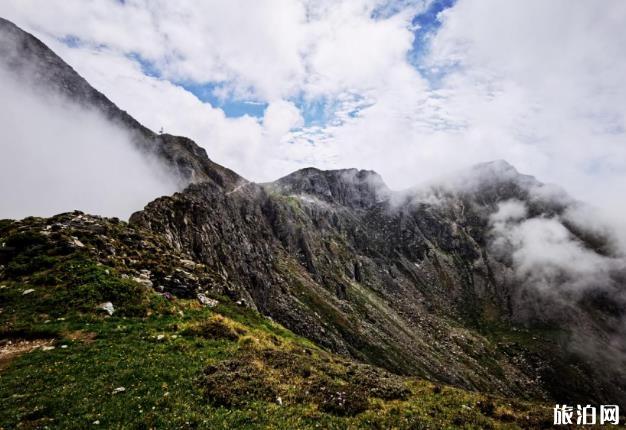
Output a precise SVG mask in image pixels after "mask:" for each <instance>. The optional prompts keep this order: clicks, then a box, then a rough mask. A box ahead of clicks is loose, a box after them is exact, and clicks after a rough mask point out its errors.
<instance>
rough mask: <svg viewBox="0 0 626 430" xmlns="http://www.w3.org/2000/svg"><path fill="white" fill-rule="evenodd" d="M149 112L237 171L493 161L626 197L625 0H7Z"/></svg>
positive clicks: (62, 49) (577, 191)
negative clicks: (573, 0) (505, 161)
mask: <svg viewBox="0 0 626 430" xmlns="http://www.w3.org/2000/svg"><path fill="white" fill-rule="evenodd" d="M0 16H2V17H4V18H7V19H9V20H11V21H13V22H15V23H16V24H17V25H19V26H21V27H22V28H23V29H25V30H27V31H29V32H32V33H33V34H35V35H36V36H37V37H39V38H40V39H42V40H43V41H44V42H45V43H46V44H48V46H50V47H51V48H52V49H53V50H55V52H57V53H58V54H59V55H60V56H61V57H62V58H63V59H64V60H65V61H67V62H68V63H69V64H70V65H72V66H73V67H74V68H75V69H76V70H77V71H78V72H79V73H80V74H81V75H83V76H84V77H85V78H86V79H87V80H88V81H89V82H90V83H91V84H92V85H93V86H94V87H95V88H97V89H99V90H100V91H102V92H103V93H104V94H106V95H107V96H108V97H109V98H110V99H111V100H113V101H114V102H115V103H116V104H117V105H118V106H120V107H121V108H122V109H124V110H126V111H128V112H129V113H130V114H131V115H133V116H134V117H135V118H137V119H138V120H139V121H140V122H142V123H143V124H144V125H146V126H148V127H150V128H151V129H153V130H155V131H158V130H160V129H161V128H162V129H163V130H164V131H165V132H167V133H171V134H178V135H184V136H188V137H190V138H192V139H194V140H195V141H196V142H197V143H198V144H199V145H201V146H203V147H204V148H206V150H207V152H208V154H209V156H210V157H211V158H212V159H213V160H215V161H216V162H218V163H221V164H223V165H225V166H227V167H230V168H232V169H233V170H235V171H237V172H238V173H240V174H241V175H243V176H244V177H246V178H247V179H250V180H253V181H257V182H263V181H269V180H274V179H276V178H278V177H281V176H283V175H285V174H288V173H290V172H292V171H294V170H296V169H299V168H303V167H307V166H315V167H319V168H325V169H330V168H346V167H357V168H363V169H372V170H375V171H377V172H379V173H380V174H381V175H382V176H383V178H384V179H385V181H386V182H387V183H388V185H389V186H390V187H391V188H394V189H402V188H406V187H410V186H412V185H415V184H419V183H422V182H426V181H428V180H430V179H432V178H434V177H437V176H441V175H444V174H447V173H449V172H452V171H455V170H457V169H462V168H464V167H467V166H469V165H471V164H474V163H478V162H484V161H489V160H495V159H504V160H507V161H508V162H510V163H511V164H513V165H514V166H515V167H516V168H517V169H518V170H520V171H521V172H523V173H528V174H532V175H535V176H536V177H537V178H538V179H540V180H542V181H545V182H551V183H556V184H559V185H560V186H562V187H563V188H565V189H566V190H567V191H568V192H570V193H571V194H572V195H573V196H574V197H576V198H579V199H582V200H585V201H587V202H590V203H592V204H594V205H596V206H598V207H600V208H603V209H606V210H607V212H609V213H611V214H612V216H614V217H618V216H619V215H620V214H621V213H623V210H624V205H625V203H624V202H623V201H622V200H623V197H620V196H623V195H624V192H623V191H624V190H626V134H625V133H626V85H624V83H623V80H624V76H626V26H624V23H626V2H624V1H622V0H605V1H603V2H600V3H598V2H582V1H580V2H571V1H568V0H551V1H548V2H547V1H544V0H526V1H516V2H503V1H500V0H457V1H454V0H432V1H431V0H349V1H348V0H346V1H341V0H317V1H310V0H255V1H244V0H229V1H218V0H207V1H193V0H180V1H176V2H172V1H167V0H150V1H148V0H124V1H122V0H93V1H84V0H47V1H45V2H44V1H38V0H3V1H2V2H0Z"/></svg>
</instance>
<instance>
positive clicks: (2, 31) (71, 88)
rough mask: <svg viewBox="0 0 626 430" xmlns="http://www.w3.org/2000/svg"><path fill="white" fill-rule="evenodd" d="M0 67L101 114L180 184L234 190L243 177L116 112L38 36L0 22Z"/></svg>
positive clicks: (195, 149)
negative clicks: (212, 184) (208, 183)
mask: <svg viewBox="0 0 626 430" xmlns="http://www.w3.org/2000/svg"><path fill="white" fill-rule="evenodd" d="M0 58H1V60H0V64H2V66H3V67H4V68H6V69H7V71H9V73H11V74H13V75H15V76H16V77H18V78H19V79H21V80H24V81H28V82H29V83H31V84H33V85H34V86H35V87H37V88H38V89H40V90H42V91H43V92H44V93H47V94H48V96H53V95H61V96H62V97H64V98H66V99H67V100H69V101H71V102H72V103H75V104H78V105H79V106H81V107H84V108H87V109H92V110H94V111H97V112H100V113H102V114H103V115H104V117H105V118H107V119H108V120H110V121H111V122H112V123H114V124H116V125H118V126H120V127H121V128H122V129H123V130H125V131H127V132H128V133H129V134H130V136H131V138H132V141H133V143H134V144H135V145H136V146H137V147H138V148H139V149H141V150H143V151H146V152H149V153H151V154H154V155H156V156H157V158H158V159H160V160H161V161H162V162H163V163H164V164H165V165H166V166H167V167H169V168H170V169H171V171H172V172H173V173H175V174H176V176H177V177H179V178H180V180H181V182H182V184H183V185H186V184H189V183H191V182H206V181H215V182H217V183H218V184H220V185H223V186H226V187H228V186H235V185H236V184H237V183H238V182H239V181H241V180H242V179H241V177H240V176H239V175H237V174H236V173H234V172H233V171H232V170H230V169H226V168H224V167H222V166H220V165H218V164H216V163H214V162H213V161H211V160H210V159H209V157H208V156H207V154H206V151H205V150H204V149H203V148H201V147H199V146H198V145H197V144H196V143H195V142H193V141H192V140H190V139H187V138H185V137H180V136H172V135H169V134H156V133H154V132H152V131H151V130H149V129H148V128H146V127H144V126H143V125H141V124H140V123H139V122H137V121H136V120H135V119H134V118H133V117H131V116H130V115H129V114H128V113H126V112H125V111H123V110H121V109H119V108H118V107H117V106H116V105H115V104H114V103H113V102H111V101H110V100H109V99H108V98H107V97H106V96H105V95H104V94H102V93H100V92H99V91H98V90H96V89H94V88H93V87H92V86H91V85H89V83H88V82H87V81H86V80H85V79H83V78H82V77H81V76H80V75H79V74H78V73H76V71H75V70H74V69H72V67H70V66H69V65H68V64H67V63H65V62H64V61H63V60H62V59H61V58H60V57H59V56H58V55H56V54H55V53H54V52H53V51H52V50H51V49H49V48H48V47H47V46H46V45H45V44H44V43H43V42H41V41H40V40H39V39H37V38H36V37H34V36H32V35H31V34H29V33H27V32H25V31H23V30H22V29H20V28H19V27H17V26H16V25H15V24H13V23H12V22H10V21H7V20H6V19H3V18H0Z"/></svg>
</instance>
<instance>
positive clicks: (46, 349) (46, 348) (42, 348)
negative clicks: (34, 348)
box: [41, 345, 54, 351]
mask: <svg viewBox="0 0 626 430" xmlns="http://www.w3.org/2000/svg"><path fill="white" fill-rule="evenodd" d="M53 349H54V346H52V345H46V346H42V347H41V350H42V351H52V350H53Z"/></svg>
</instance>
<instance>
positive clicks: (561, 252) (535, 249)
mask: <svg viewBox="0 0 626 430" xmlns="http://www.w3.org/2000/svg"><path fill="white" fill-rule="evenodd" d="M0 31H2V37H0V40H2V45H1V47H0V50H1V51H2V58H3V59H9V60H8V61H6V63H7V64H8V65H9V67H10V68H12V69H13V70H15V71H20V73H21V71H23V70H26V69H32V70H34V72H33V71H32V70H30V71H29V72H28V73H34V75H35V76H38V78H37V79H38V81H39V82H40V84H41V85H43V86H45V87H55V88H59V91H61V92H65V94H66V96H67V97H70V98H72V99H75V100H77V101H78V102H80V103H86V104H88V105H90V106H93V107H94V108H97V109H100V110H102V111H103V112H104V113H105V114H106V115H107V116H108V117H109V118H110V119H111V120H113V121H117V122H118V123H120V124H123V125H124V126H125V127H127V128H128V129H129V130H131V131H132V132H133V133H135V136H136V142H137V144H138V145H141V146H142V147H145V148H148V149H149V150H150V151H155V152H156V153H157V154H159V155H160V156H161V157H162V159H163V160H165V161H166V162H168V163H170V165H171V166H172V167H173V168H174V169H178V172H179V173H180V174H181V175H182V176H183V177H184V178H185V181H187V182H193V183H192V184H191V185H189V186H188V187H187V188H186V189H185V190H184V191H182V192H179V193H176V194H174V195H172V196H166V197H162V198H159V199H157V200H155V201H153V202H151V203H149V204H148V205H147V206H146V207H145V208H144V209H143V210H141V211H139V212H137V213H135V214H133V215H132V217H131V218H130V221H129V224H128V225H127V224H126V223H123V222H120V221H117V220H107V219H101V218H97V217H91V216H86V215H82V214H78V213H77V214H74V215H62V216H59V217H55V218H50V219H26V220H23V221H16V222H12V221H3V222H2V235H1V238H2V240H0V244H2V247H0V264H1V265H2V271H1V272H0V283H6V285H7V286H8V287H9V290H10V293H9V292H5V291H4V290H3V292H2V294H3V295H4V297H3V303H5V301H4V300H8V301H7V302H6V303H10V306H3V311H2V314H0V315H2V318H3V325H4V327H6V333H8V334H7V336H9V334H10V336H11V337H13V338H19V337H20V336H19V333H20V332H21V331H20V330H22V332H24V333H28V332H29V331H28V330H27V329H26V328H24V325H28V324H26V323H27V322H28V323H29V324H30V323H36V324H37V327H39V324H44V323H45V321H46V320H51V321H52V319H53V318H65V317H64V316H63V315H64V314H65V313H68V312H69V313H71V314H72V315H78V316H77V317H76V318H78V320H80V321H81V324H83V323H84V322H85V319H84V315H90V314H91V313H93V310H94V307H95V306H97V305H99V304H102V303H106V302H111V304H112V305H113V306H114V307H115V309H118V311H119V314H125V313H127V312H128V315H129V316H137V314H135V313H134V312H135V311H137V312H139V314H140V315H139V317H143V318H145V317H147V316H149V314H150V313H157V314H160V313H163V312H165V311H164V310H163V309H161V308H159V307H158V306H157V305H154V306H153V305H151V304H150V303H152V302H151V300H152V299H151V297H152V298H154V297H156V296H154V295H153V294H157V295H158V297H160V298H159V299H158V300H161V299H162V298H164V297H165V299H164V300H169V298H178V299H179V300H193V301H195V300H197V299H198V294H201V296H200V297H205V298H211V297H212V298H213V299H218V300H219V301H220V302H221V303H224V304H225V305H224V306H234V307H235V308H236V309H241V308H245V309H249V310H248V311H245V312H252V313H254V312H259V313H260V314H262V315H264V316H266V317H269V318H271V319H272V320H273V321H275V322H276V323H278V324H280V325H282V326H284V327H286V328H288V329H289V330H291V332H293V333H295V334H296V335H297V336H301V337H303V338H307V339H309V340H310V341H312V342H314V343H315V345H317V346H316V348H318V347H319V348H323V350H324V351H326V352H324V354H337V355H339V356H342V357H344V358H343V359H344V360H355V361H356V362H361V363H367V364H369V365H375V366H379V367H381V368H385V369H386V370H387V371H389V372H393V373H394V374H396V375H408V376H412V377H420V378H424V379H427V380H429V381H432V382H433V383H437V384H449V385H454V386H456V387H460V388H462V389H465V390H471V391H479V392H482V393H487V394H489V395H492V396H505V397H508V398H519V399H532V400H535V401H550V402H553V401H558V402H567V403H574V404H575V403H585V404H587V403H596V404H597V403H619V404H621V405H625V406H626V375H625V374H624V370H623V369H625V368H626V367H625V366H624V364H626V363H625V361H624V357H626V347H625V345H624V341H623V339H624V334H625V333H624V327H626V324H624V321H625V320H624V309H626V307H625V305H626V293H625V290H626V270H625V267H626V265H624V260H623V256H621V255H620V253H619V251H618V250H617V249H616V248H615V246H614V245H613V244H612V242H611V240H610V236H607V235H606V234H605V232H602V231H599V230H597V229H594V228H591V227H590V226H588V225H586V224H585V223H584V222H580V220H579V219H578V218H576V217H575V216H573V214H574V213H575V211H576V209H577V208H578V205H579V204H578V203H577V202H575V201H573V200H572V199H571V198H569V197H567V196H566V195H565V194H564V193H563V192H560V191H558V190H555V189H554V187H550V186H546V185H544V184H542V183H540V182H539V181H537V180H536V179H534V178H532V177H529V176H526V175H522V174H520V173H518V172H517V171H516V170H515V169H514V168H513V167H512V166H510V165H509V164H507V163H506V162H503V161H498V162H492V163H485V164H482V165H478V166H475V167H474V168H472V169H470V170H468V171H465V172H458V173H457V174H455V175H452V177H451V178H444V179H443V180H440V181H436V182H434V183H432V184H430V185H429V186H423V187H420V188H415V189H411V190H406V191H402V192H397V191H392V190H390V189H388V188H387V186H386V185H385V184H384V182H383V180H382V178H381V177H380V176H379V175H378V174H376V173H375V172H372V171H363V170H356V169H348V170H335V171H321V170H318V169H315V168H307V169H303V170H299V171H297V172H294V173H292V174H290V175H288V176H286V177H284V178H281V179H278V180H277V181H275V182H273V183H267V184H255V183H251V182H248V181H245V180H244V179H242V178H241V177H239V176H238V175H237V174H236V173H234V172H232V171H230V170H228V169H226V168H224V167H221V166H219V165H217V164H215V163H213V162H211V161H210V160H209V159H208V158H207V157H206V154H205V153H204V150H201V149H200V148H199V147H198V146H197V145H196V144H195V143H193V142H191V141H190V140H188V139H185V138H179V137H173V136H167V135H155V134H154V133H152V132H150V131H149V130H147V129H145V128H144V127H142V126H141V125H139V124H138V123H137V122H136V121H134V120H133V119H132V118H131V117H130V116H128V115H127V114H126V113H124V112H122V111H120V110H119V109H117V108H116V107H115V106H114V105H113V104H112V103H111V102H110V101H108V100H107V99H106V98H105V97H104V96H103V95H102V94H100V93H98V92H97V91H96V90H94V89H92V88H91V87H90V86H89V84H88V83H87V82H86V81H84V80H83V79H82V78H80V77H79V76H78V75H77V74H76V73H75V72H74V71H73V70H72V69H71V68H70V67H69V66H67V65H66V64H65V63H63V62H62V60H61V59H60V58H59V57H57V56H56V55H54V54H53V53H52V52H51V51H49V50H48V49H47V48H46V47H45V46H44V45H43V44H41V42H39V41H38V40H36V39H34V38H33V37H32V36H29V35H27V34H25V33H23V32H21V30H19V29H17V28H16V27H14V26H13V25H12V24H10V23H8V22H6V21H1V22H0ZM7 41H8V43H7ZM537 244H538V245H537ZM74 253H78V254H79V255H80V256H82V257H81V258H87V259H88V262H89V263H87V262H85V260H84V259H83V260H81V259H79V260H74V256H73V255H74ZM68 256H72V257H68ZM57 257H58V258H57ZM539 257H540V258H539ZM83 269H84V270H83ZM103 271H105V272H103ZM106 271H109V273H107V272H106ZM113 272H114V273H115V276H113V278H114V279H111V277H109V275H110V274H111V273H113ZM74 273H78V274H81V275H80V276H78V275H77V276H74ZM83 275H84V276H86V277H87V279H88V282H87V281H85V279H84V277H83ZM140 287H141V288H140ZM28 290H33V291H31V292H30V293H25V292H26V291H28ZM31 294H35V295H34V296H31ZM31 298H36V299H37V300H32V301H31ZM147 303H148V305H146V304H147ZM163 303H167V302H161V304H163ZM207 303H211V301H210V300H209V301H208V302H207ZM235 303H238V305H236V306H235V305H234V304H235ZM155 306H156V307H155ZM159 306H160V305H159ZM57 307H58V309H57ZM166 308H167V306H166ZM178 310H182V311H184V312H186V311H185V310H184V309H182V308H181V309H178ZM32 319H34V320H32ZM77 324H78V323H77ZM231 328H232V327H231ZM233 330H235V329H233ZM174 331H175V332H176V333H178V330H174ZM233 337H234V338H235V339H238V338H239V337H241V336H240V335H237V334H236V330H235V334H234V335H233ZM257 352H258V351H257ZM332 356H333V357H336V356H335V355H332ZM292 359H293V360H306V357H305V358H302V357H300V356H298V357H297V358H294V357H292ZM244 361H245V360H244ZM240 364H241V362H237V363H230V364H223V365H218V366H217V367H216V368H213V369H212V370H210V371H209V372H208V373H209V374H215V373H218V374H219V372H220V371H221V372H222V373H227V372H225V371H224V368H223V366H226V368H228V369H231V370H233V371H235V373H237V374H240V373H241V375H242V378H244V380H245V378H248V376H245V375H246V374H247V373H249V370H250V369H247V368H246V369H240V368H239V367H238V366H239V365H240ZM241 365H242V366H244V367H245V366H246V363H243V364H241ZM229 366H231V367H229ZM240 371H241V372H240ZM272 372H273V371H271V372H269V373H268V375H267V377H268V380H270V379H271V378H270V376H271V375H273V373H272ZM289 375H291V373H289ZM222 377H225V376H223V375H222V376H220V378H222ZM294 378H296V379H298V378H297V375H296V376H294ZM219 381H221V382H220V384H221V385H228V384H237V383H238V382H237V381H231V380H222V379H219ZM268 384H269V382H268ZM272 390H273V391H272ZM272 390H270V391H269V392H270V393H271V395H268V396H269V397H272V396H274V395H275V394H276V393H279V392H280V390H278V391H276V389H275V388H273V389H272ZM244 391H245V390H244ZM259 396H260V397H259V399H260V400H264V401H267V400H268V398H269V397H268V396H265V394H262V393H261V394H259ZM259 399H257V400H259ZM318 403H319V402H318ZM320 405H321V404H317V406H315V408H321V406H320Z"/></svg>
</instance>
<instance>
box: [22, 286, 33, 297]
mask: <svg viewBox="0 0 626 430" xmlns="http://www.w3.org/2000/svg"><path fill="white" fill-rule="evenodd" d="M34 291H35V290H34V289H32V288H29V289H28V290H24V291H23V292H22V295H23V296H25V295H27V294H30V293H32V292H34Z"/></svg>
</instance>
